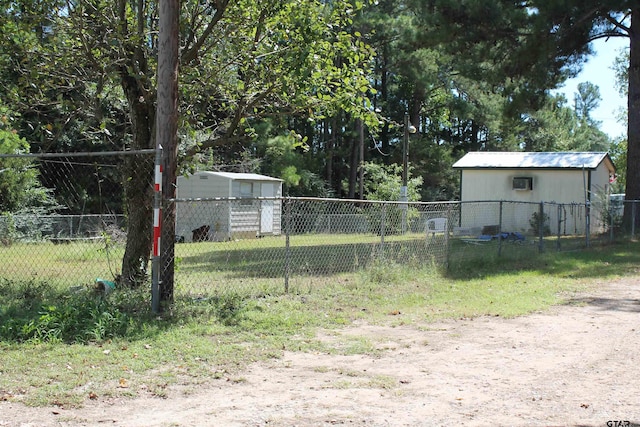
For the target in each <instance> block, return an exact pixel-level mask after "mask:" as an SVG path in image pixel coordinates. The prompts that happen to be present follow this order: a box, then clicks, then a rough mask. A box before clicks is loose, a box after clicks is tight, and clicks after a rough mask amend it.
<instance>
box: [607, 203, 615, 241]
mask: <svg viewBox="0 0 640 427" xmlns="http://www.w3.org/2000/svg"><path fill="white" fill-rule="evenodd" d="M607 211H608V212H609V241H610V242H613V239H614V235H613V224H614V221H613V206H612V205H611V203H609V206H608V209H607Z"/></svg>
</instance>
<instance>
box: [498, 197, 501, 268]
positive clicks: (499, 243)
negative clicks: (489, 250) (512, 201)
mask: <svg viewBox="0 0 640 427" xmlns="http://www.w3.org/2000/svg"><path fill="white" fill-rule="evenodd" d="M498 209H499V212H498V256H501V255H502V200H500V205H499V207H498Z"/></svg>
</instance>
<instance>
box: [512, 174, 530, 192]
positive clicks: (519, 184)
mask: <svg viewBox="0 0 640 427" xmlns="http://www.w3.org/2000/svg"><path fill="white" fill-rule="evenodd" d="M513 189H514V190H525V191H526V190H533V178H531V177H522V176H516V177H514V178H513Z"/></svg>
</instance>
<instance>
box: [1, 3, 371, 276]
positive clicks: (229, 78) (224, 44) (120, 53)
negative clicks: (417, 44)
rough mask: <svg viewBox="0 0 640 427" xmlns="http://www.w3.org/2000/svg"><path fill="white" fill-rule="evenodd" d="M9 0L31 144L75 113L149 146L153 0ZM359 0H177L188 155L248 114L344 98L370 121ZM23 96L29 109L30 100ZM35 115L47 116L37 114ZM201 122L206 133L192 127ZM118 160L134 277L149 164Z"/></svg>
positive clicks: (334, 103) (223, 137)
mask: <svg viewBox="0 0 640 427" xmlns="http://www.w3.org/2000/svg"><path fill="white" fill-rule="evenodd" d="M16 5H17V4H14V3H9V4H5V5H3V11H2V12H3V13H5V14H8V15H12V18H13V20H12V21H11V22H15V23H16V25H19V26H20V30H21V31H23V30H24V31H25V33H24V34H27V35H28V36H29V37H28V38H27V40H29V41H30V42H29V43H28V44H26V43H25V44H24V46H23V47H22V48H21V49H20V52H21V53H22V54H23V55H22V56H21V57H19V56H16V55H14V56H13V57H12V58H10V60H9V62H10V67H9V69H10V70H14V71H16V74H17V75H18V77H16V78H14V79H13V81H14V82H15V85H14V86H15V88H16V94H20V93H21V92H22V93H21V94H22V95H25V94H26V95H27V96H25V99H28V100H29V104H32V105H36V106H38V110H37V111H34V112H33V114H31V116H29V115H25V116H24V117H30V123H33V124H35V123H38V122H40V124H38V126H37V129H38V132H39V135H42V138H41V142H39V145H38V147H39V148H40V149H42V150H45V151H46V150H47V148H48V147H49V146H48V145H47V144H46V143H45V142H47V141H49V140H52V141H54V140H55V141H57V140H58V139H57V138H54V137H53V136H52V137H51V138H50V139H49V137H48V133H47V132H50V133H52V134H54V135H63V134H65V133H66V132H67V131H68V130H69V126H70V123H76V124H77V123H81V122H84V123H86V126H85V127H84V128H81V129H79V132H80V133H81V134H83V135H87V134H95V135H102V136H104V135H106V134H107V132H108V131H109V130H110V129H111V128H112V127H111V126H112V123H125V124H126V126H124V127H121V128H117V131H118V132H117V133H116V135H123V136H124V137H123V138H114V140H115V141H117V143H118V144H119V148H120V149H134V150H137V149H148V148H154V147H155V113H156V111H155V108H156V75H155V73H156V69H157V63H156V61H157V58H156V54H157V48H158V39H157V34H158V27H157V23H158V20H157V17H158V10H157V6H158V5H157V3H154V2H138V1H128V0H117V1H115V2H108V1H102V0H100V1H86V0H80V1H78V2H72V3H64V5H63V4H60V5H58V4H56V3H55V2H51V3H42V4H36V3H33V4H31V3H29V2H27V1H22V2H19V7H18V6H16ZM361 5H362V4H361V3H360V2H352V1H348V0H334V1H330V2H324V1H318V0H303V1H293V0H289V1H282V2H273V1H270V0H269V1H267V0H240V1H237V2H229V1H228V0H216V1H212V2H204V3H203V2H199V1H191V0H188V1H185V2H182V4H181V9H180V13H181V14H180V40H181V49H180V58H179V60H180V73H181V76H180V99H181V101H182V104H181V107H180V109H181V112H182V117H181V121H180V133H181V135H185V136H186V137H185V138H182V139H181V140H182V141H183V142H184V144H185V145H184V146H183V147H181V150H180V152H181V153H182V155H183V158H182V159H183V161H184V162H188V161H190V159H191V158H192V156H194V155H195V154H197V153H199V152H200V151H201V150H204V149H207V148H214V149H217V148H219V147H224V149H225V150H228V152H230V153H233V152H235V153H239V152H243V151H245V149H247V148H249V146H250V144H251V143H252V141H253V138H254V137H255V132H254V130H253V129H254V126H256V125H258V124H259V122H260V120H263V119H264V118H266V117H281V116H282V115H283V114H287V115H289V116H292V117H294V116H300V117H301V118H302V119H303V120H304V119H307V118H311V119H318V118H322V117H323V116H326V115H331V114H335V113H336V112H337V111H339V110H340V111H346V112H348V114H350V115H353V116H358V115H360V116H363V118H364V119H365V120H369V124H370V125H371V126H375V123H374V122H373V121H372V120H370V119H367V115H366V114H365V113H366V112H367V111H369V110H368V109H367V100H366V94H367V92H368V90H369V87H370V84H369V81H368V79H367V74H366V72H365V71H364V70H365V68H366V66H367V64H368V61H369V58H370V56H371V51H370V50H369V49H368V47H367V46H366V44H365V43H364V41H363V40H362V38H361V35H360V34H359V33H357V32H352V31H350V25H351V23H352V21H353V17H354V15H355V13H356V12H357V10H358V8H359V7H360V6H361ZM36 6H37V7H36ZM36 9H37V10H36ZM19 10H28V11H29V14H28V17H29V18H33V19H34V20H36V21H37V22H38V24H39V26H38V28H40V29H41V31H40V34H35V35H34V32H32V31H31V32H30V31H29V30H28V28H29V24H30V23H28V22H27V15H26V14H25V13H22V12H20V13H18V12H16V11H19ZM4 25H5V27H4V28H7V27H6V25H7V24H6V22H5V23H4ZM9 33H11V32H7V34H9ZM31 77H34V78H33V79H32V80H31ZM30 80H31V81H30ZM30 88H31V89H30ZM56 93H57V95H56ZM15 101H16V102H18V97H17V96H16V97H15ZM34 101H37V102H34ZM123 101H124V102H123ZM45 106H48V108H45ZM22 107H23V109H24V111H25V112H26V111H28V110H29V108H28V105H26V103H24V105H22ZM55 111H61V112H62V113H61V114H59V115H56V114H54V113H55ZM82 113H84V115H82ZM120 113H124V115H122V114H120ZM64 116H66V117H67V120H65V119H63V117H64ZM42 117H46V118H47V120H44V121H42V120H38V118H42ZM49 128H50V129H49ZM25 129H26V127H25ZM197 132H200V134H201V136H204V137H200V138H197V139H195V138H193V137H190V136H193V135H195V134H196V133H197ZM123 172H124V176H125V180H124V183H125V194H126V202H125V211H126V214H127V218H128V230H127V236H128V238H127V244H126V248H125V254H124V257H123V263H122V279H123V281H124V282H126V283H130V284H136V283H140V282H141V280H143V279H144V277H145V276H146V273H147V270H146V269H147V262H148V258H149V253H150V249H151V243H152V242H151V224H152V221H151V200H152V197H151V188H152V186H151V185H150V180H151V179H152V176H153V173H152V172H153V168H152V165H151V164H148V163H147V164H145V162H140V161H139V159H137V158H131V159H130V160H129V161H128V162H127V163H126V165H125V170H124V171H123ZM165 187H168V186H165Z"/></svg>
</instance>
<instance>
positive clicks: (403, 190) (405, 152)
mask: <svg viewBox="0 0 640 427" xmlns="http://www.w3.org/2000/svg"><path fill="white" fill-rule="evenodd" d="M416 131H417V129H416V127H415V126H414V125H412V124H411V122H410V121H409V114H407V113H405V115H404V134H403V138H402V187H400V201H401V202H402V204H401V205H400V209H402V234H405V232H406V231H407V202H408V201H409V193H408V191H407V181H408V180H409V134H412V133H416Z"/></svg>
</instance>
